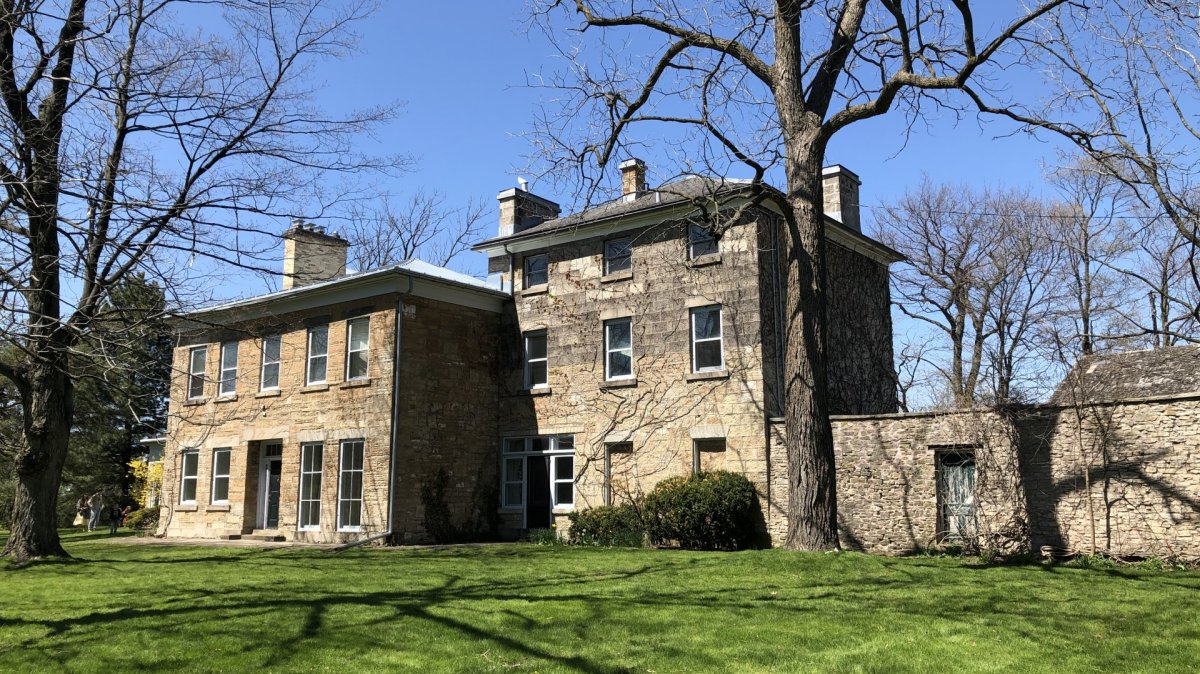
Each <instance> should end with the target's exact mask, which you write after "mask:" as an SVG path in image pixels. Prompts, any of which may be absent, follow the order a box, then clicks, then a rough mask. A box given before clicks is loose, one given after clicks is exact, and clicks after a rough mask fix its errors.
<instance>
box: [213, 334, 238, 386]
mask: <svg viewBox="0 0 1200 674" xmlns="http://www.w3.org/2000/svg"><path fill="white" fill-rule="evenodd" d="M226 353H232V354H233V367H229V366H227V365H226V363H225V355H226ZM219 357H220V361H219V362H218V364H217V366H218V368H219V369H220V378H219V379H217V396H218V397H220V396H231V395H236V394H237V372H238V342H223V343H222V344H221V353H220V356H219ZM226 384H228V385H229V387H228V388H226Z"/></svg>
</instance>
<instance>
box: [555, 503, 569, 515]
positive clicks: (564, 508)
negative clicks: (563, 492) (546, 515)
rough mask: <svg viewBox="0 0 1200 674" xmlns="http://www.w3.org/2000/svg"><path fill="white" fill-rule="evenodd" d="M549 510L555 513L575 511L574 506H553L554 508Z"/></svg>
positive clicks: (564, 513)
mask: <svg viewBox="0 0 1200 674" xmlns="http://www.w3.org/2000/svg"><path fill="white" fill-rule="evenodd" d="M550 512H551V513H553V514H555V515H570V514H571V513H573V512H575V506H573V505H569V506H554V509H553V510H551V511H550Z"/></svg>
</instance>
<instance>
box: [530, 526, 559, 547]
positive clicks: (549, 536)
mask: <svg viewBox="0 0 1200 674" xmlns="http://www.w3.org/2000/svg"><path fill="white" fill-rule="evenodd" d="M529 542H530V543H535V544H537V545H562V543H563V541H562V539H561V538H559V536H558V530H557V529H530V530H529Z"/></svg>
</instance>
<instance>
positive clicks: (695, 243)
mask: <svg viewBox="0 0 1200 674" xmlns="http://www.w3.org/2000/svg"><path fill="white" fill-rule="evenodd" d="M719 251H720V248H718V246H717V237H716V236H714V235H713V233H712V230H710V229H708V228H707V227H701V226H700V225H688V259H689V260H695V259H696V258H698V257H704V256H705V255H716V254H717V253H718V252H719Z"/></svg>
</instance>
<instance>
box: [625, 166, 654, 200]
mask: <svg viewBox="0 0 1200 674" xmlns="http://www.w3.org/2000/svg"><path fill="white" fill-rule="evenodd" d="M620 168H621V196H622V197H623V198H624V199H625V201H633V200H634V199H637V198H638V197H640V196H641V195H642V194H645V193H646V191H647V190H648V188H647V186H646V162H644V161H642V160H641V159H638V158H637V157H634V158H632V159H626V160H625V161H623V162H621V167H620Z"/></svg>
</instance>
